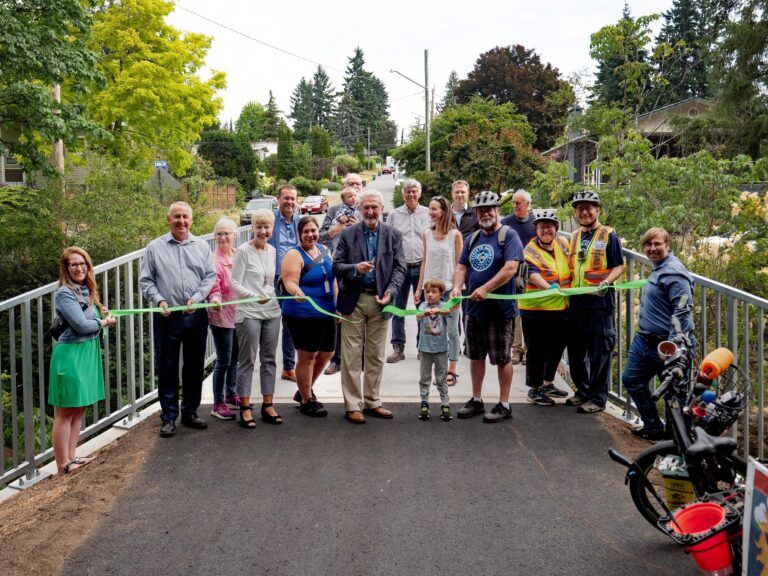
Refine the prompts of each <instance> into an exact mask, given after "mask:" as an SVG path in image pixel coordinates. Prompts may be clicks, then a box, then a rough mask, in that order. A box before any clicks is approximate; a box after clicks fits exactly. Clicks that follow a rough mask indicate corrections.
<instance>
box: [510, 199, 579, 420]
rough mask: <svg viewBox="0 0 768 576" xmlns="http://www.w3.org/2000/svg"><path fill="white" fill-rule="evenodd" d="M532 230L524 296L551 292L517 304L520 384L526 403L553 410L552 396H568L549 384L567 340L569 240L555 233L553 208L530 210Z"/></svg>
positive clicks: (557, 223)
mask: <svg viewBox="0 0 768 576" xmlns="http://www.w3.org/2000/svg"><path fill="white" fill-rule="evenodd" d="M533 226H534V228H535V230H536V236H535V237H534V238H532V239H531V241H530V242H529V243H528V245H527V246H526V247H525V249H524V250H523V253H524V254H525V261H526V262H527V263H528V285H527V287H526V292H533V291H536V290H549V291H550V292H549V293H547V294H546V295H544V296H541V297H539V298H531V299H523V300H520V301H519V304H520V316H521V317H522V320H523V334H524V335H525V341H526V343H527V344H528V355H527V358H528V363H527V365H526V370H525V383H526V384H527V385H528V402H531V403H532V404H538V405H539V406H554V405H555V401H554V400H553V399H552V396H556V397H560V398H564V397H565V396H568V392H566V391H564V390H560V389H558V388H556V387H555V385H554V382H553V381H554V379H555V373H556V371H557V366H558V364H560V358H561V357H562V355H563V350H565V345H566V342H567V339H568V330H567V327H568V325H567V308H568V298H566V297H565V296H563V295H561V294H560V293H559V290H560V288H568V287H570V285H571V267H570V265H569V263H568V241H567V240H566V239H565V238H561V237H558V235H557V230H558V228H559V226H560V222H559V220H558V219H557V213H556V212H555V211H554V210H551V209H548V210H536V211H534V217H533Z"/></svg>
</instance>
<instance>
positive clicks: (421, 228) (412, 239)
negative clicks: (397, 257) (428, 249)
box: [387, 204, 431, 265]
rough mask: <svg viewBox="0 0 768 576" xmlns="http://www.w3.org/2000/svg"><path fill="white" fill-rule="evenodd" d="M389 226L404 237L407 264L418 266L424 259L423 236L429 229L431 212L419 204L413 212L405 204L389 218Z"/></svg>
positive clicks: (396, 209)
mask: <svg viewBox="0 0 768 576" xmlns="http://www.w3.org/2000/svg"><path fill="white" fill-rule="evenodd" d="M387 224H388V225H390V226H392V227H393V228H395V229H397V230H399V231H400V233H401V234H402V235H403V253H404V254H405V263H406V264H411V265H412V264H418V263H420V262H421V261H422V260H423V259H424V240H423V235H424V232H425V231H426V230H428V229H429V227H430V226H431V223H430V221H429V210H428V209H427V207H426V206H422V205H421V204H419V205H418V206H416V209H415V210H413V211H411V210H409V209H408V207H407V206H406V205H405V204H403V205H402V206H400V208H395V209H394V210H393V211H392V212H390V213H389V216H387Z"/></svg>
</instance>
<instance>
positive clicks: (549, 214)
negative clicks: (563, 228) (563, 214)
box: [533, 208, 560, 230]
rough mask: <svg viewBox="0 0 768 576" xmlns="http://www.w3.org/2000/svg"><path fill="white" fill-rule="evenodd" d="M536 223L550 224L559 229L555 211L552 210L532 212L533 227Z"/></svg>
mask: <svg viewBox="0 0 768 576" xmlns="http://www.w3.org/2000/svg"><path fill="white" fill-rule="evenodd" d="M536 222H552V223H553V224H554V225H555V226H557V228H558V230H559V229H560V220H558V219H557V210H555V209H554V208H543V209H541V210H534V211H533V225H534V226H536Z"/></svg>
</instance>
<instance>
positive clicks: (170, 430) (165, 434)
mask: <svg viewBox="0 0 768 576" xmlns="http://www.w3.org/2000/svg"><path fill="white" fill-rule="evenodd" d="M175 434H176V423H175V422H174V421H173V420H165V421H163V424H162V426H160V437H161V438H170V437H171V436H173V435H175Z"/></svg>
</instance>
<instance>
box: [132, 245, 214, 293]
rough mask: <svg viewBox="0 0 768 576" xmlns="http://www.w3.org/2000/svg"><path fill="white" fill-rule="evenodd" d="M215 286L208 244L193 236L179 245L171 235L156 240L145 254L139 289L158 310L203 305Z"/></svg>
mask: <svg viewBox="0 0 768 576" xmlns="http://www.w3.org/2000/svg"><path fill="white" fill-rule="evenodd" d="M214 282H216V264H215V262H214V260H213V252H211V249H210V248H209V247H208V243H207V242H205V241H204V240H200V239H199V238H197V237H196V236H193V235H192V234H190V235H189V236H187V239H186V240H184V241H183V242H178V241H177V240H176V239H175V238H174V237H173V235H172V234H171V233H170V232H169V233H168V234H165V235H163V236H160V238H155V239H154V240H152V242H150V243H149V246H147V249H146V251H145V252H144V260H142V262H141V275H140V276H139V286H140V287H141V291H142V292H143V293H144V297H145V298H146V299H147V300H148V301H150V302H151V303H152V305H153V306H157V305H158V304H160V302H162V301H163V300H165V301H166V302H167V303H168V306H183V305H185V304H186V303H187V301H188V300H193V301H194V302H195V303H197V302H202V301H203V300H205V298H206V297H207V296H208V294H209V293H210V291H211V289H212V288H213V284H214Z"/></svg>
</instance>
